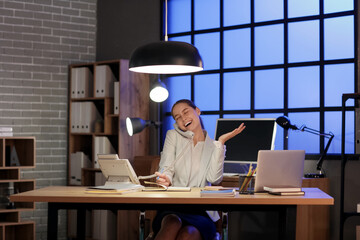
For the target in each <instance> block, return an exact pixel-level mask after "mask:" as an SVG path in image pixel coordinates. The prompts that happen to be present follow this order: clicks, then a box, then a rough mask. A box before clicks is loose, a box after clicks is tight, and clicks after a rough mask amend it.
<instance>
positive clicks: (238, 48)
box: [224, 28, 251, 68]
mask: <svg viewBox="0 0 360 240" xmlns="http://www.w3.org/2000/svg"><path fill="white" fill-rule="evenodd" d="M250 38H251V37H250V28H245V29H237V30H231V31H224V68H236V67H249V66H250V60H251V54H250V50H251V42H250Z"/></svg>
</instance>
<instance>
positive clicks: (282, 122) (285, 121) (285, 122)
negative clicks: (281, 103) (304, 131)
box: [276, 116, 299, 130]
mask: <svg viewBox="0 0 360 240" xmlns="http://www.w3.org/2000/svg"><path fill="white" fill-rule="evenodd" d="M276 123H277V124H278V125H279V126H280V127H282V128H284V129H285V130H289V128H290V129H292V130H299V128H298V127H297V126H296V125H291V123H290V119H289V118H288V117H286V116H281V117H278V118H277V119H276Z"/></svg>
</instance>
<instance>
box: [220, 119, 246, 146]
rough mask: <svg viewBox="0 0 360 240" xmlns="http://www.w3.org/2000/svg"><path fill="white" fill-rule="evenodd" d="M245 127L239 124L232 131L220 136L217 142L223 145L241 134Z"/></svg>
mask: <svg viewBox="0 0 360 240" xmlns="http://www.w3.org/2000/svg"><path fill="white" fill-rule="evenodd" d="M245 127H246V126H245V125H244V123H242V124H240V126H239V127H237V128H235V129H234V130H233V131H231V132H228V133H225V134H223V135H221V136H220V137H219V139H218V141H219V142H221V143H222V144H225V142H226V141H227V140H230V139H231V138H233V137H235V136H236V135H238V134H239V133H241V132H242V131H243V130H244V129H245Z"/></svg>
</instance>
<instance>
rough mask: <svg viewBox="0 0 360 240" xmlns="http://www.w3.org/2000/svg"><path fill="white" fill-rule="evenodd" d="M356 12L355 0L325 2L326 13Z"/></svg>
mask: <svg viewBox="0 0 360 240" xmlns="http://www.w3.org/2000/svg"><path fill="white" fill-rule="evenodd" d="M350 10H354V1H353V0H324V13H334V12H343V11H350Z"/></svg>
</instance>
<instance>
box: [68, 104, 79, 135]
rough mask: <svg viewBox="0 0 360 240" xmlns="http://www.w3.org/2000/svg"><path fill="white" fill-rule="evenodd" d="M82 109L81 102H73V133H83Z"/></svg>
mask: <svg viewBox="0 0 360 240" xmlns="http://www.w3.org/2000/svg"><path fill="white" fill-rule="evenodd" d="M80 108H81V103H80V102H72V103H71V118H70V121H71V123H70V126H71V132H72V133H79V132H81V125H80V124H81V123H80V117H81V114H80Z"/></svg>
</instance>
